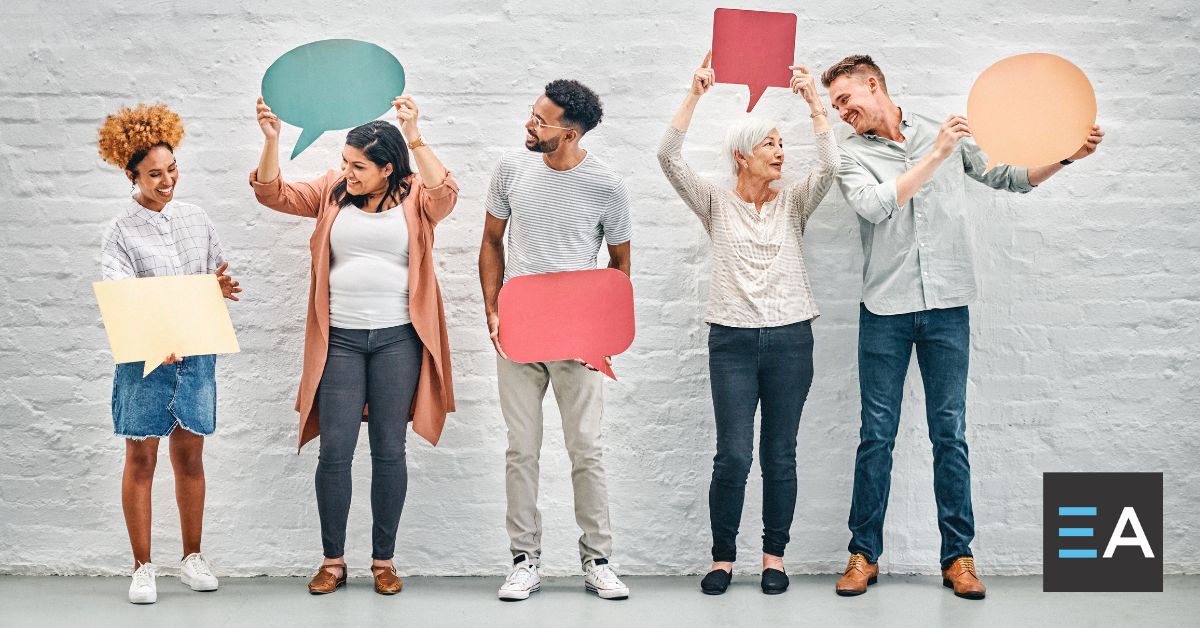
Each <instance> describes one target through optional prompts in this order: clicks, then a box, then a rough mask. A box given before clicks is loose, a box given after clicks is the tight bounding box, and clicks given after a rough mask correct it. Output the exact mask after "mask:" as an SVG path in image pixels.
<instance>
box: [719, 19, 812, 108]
mask: <svg viewBox="0 0 1200 628" xmlns="http://www.w3.org/2000/svg"><path fill="white" fill-rule="evenodd" d="M712 51H713V52H712V55H713V56H712V68H713V75H714V77H715V80H716V82H718V83H731V84H734V85H745V86H747V87H749V88H750V104H749V105H747V107H746V111H747V112H749V111H750V110H752V109H754V105H756V104H758V99H759V98H762V95H763V92H765V91H767V88H768V87H791V81H792V71H791V69H790V66H792V65H793V64H794V63H795V58H796V14H795V13H776V12H773V11H743V10H741V9H717V10H716V11H714V12H713V42H712Z"/></svg>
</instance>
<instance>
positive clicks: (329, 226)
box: [250, 96, 458, 595]
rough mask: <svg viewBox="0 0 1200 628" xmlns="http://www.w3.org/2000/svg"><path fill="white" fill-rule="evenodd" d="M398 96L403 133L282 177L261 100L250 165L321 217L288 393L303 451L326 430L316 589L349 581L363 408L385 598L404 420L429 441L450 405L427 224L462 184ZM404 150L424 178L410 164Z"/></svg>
mask: <svg viewBox="0 0 1200 628" xmlns="http://www.w3.org/2000/svg"><path fill="white" fill-rule="evenodd" d="M393 105H394V106H395V108H396V114H397V118H398V120H399V122H400V130H397V129H396V127H395V126H393V125H392V124H389V123H387V122H384V121H382V120H377V121H375V122H370V123H367V124H364V125H362V126H360V127H356V128H354V129H351V130H350V132H349V134H348V135H347V136H346V145H345V147H344V148H343V149H342V167H341V170H340V171H333V170H330V171H329V172H327V173H325V175H323V176H321V177H319V178H317V179H315V180H313V181H308V182H304V183H288V182H285V181H284V180H283V177H282V176H281V175H280V172H279V127H280V123H279V118H278V117H276V116H275V114H273V113H272V112H271V108H270V107H268V106H267V105H266V104H264V103H263V100H262V98H259V99H258V124H259V127H261V128H262V132H263V136H264V138H265V141H264V143H263V152H262V157H261V158H260V159H259V162H258V169H257V170H255V171H254V172H252V173H250V185H251V187H252V188H254V194H255V196H256V197H257V198H258V201H259V202H260V203H262V204H263V205H266V206H267V207H270V208H271V209H274V210H276V211H280V212H284V213H288V214H293V215H296V216H304V217H307V218H315V219H316V226H315V229H314V230H313V235H312V238H311V239H310V240H309V249H310V250H311V252H312V269H311V276H310V284H309V291H308V323H307V326H306V328H305V335H304V372H303V373H302V374H301V376H300V393H299V395H298V398H297V400H296V410H298V411H299V412H300V443H299V444H300V446H301V447H303V446H304V443H306V442H308V441H310V440H312V439H313V438H316V437H317V435H318V434H319V435H320V436H321V451H320V456H319V462H318V463H317V472H316V492H317V511H318V513H319V514H320V517H321V542H322V545H323V548H324V552H325V560H324V561H323V563H322V565H321V567H320V569H319V570H318V571H317V574H316V575H315V576H314V577H313V579H312V581H311V582H309V585H308V590H309V592H311V593H313V594H319V593H332V592H334V591H336V590H337V589H338V588H339V587H341V586H342V585H344V584H345V583H346V564H345V561H344V560H343V545H344V543H345V539H346V519H347V517H348V514H349V511H350V494H351V476H350V465H351V461H352V460H353V458H354V447H355V444H356V443H357V442H358V432H359V426H360V425H361V422H362V421H364V420H366V415H367V407H368V406H369V408H370V415H371V418H370V420H369V421H368V422H367V431H368V434H369V436H370V443H371V514H372V518H373V520H374V525H373V528H372V545H373V547H372V559H373V561H372V566H371V571H372V573H373V574H374V576H375V591H376V592H378V593H381V594H385V595H390V594H394V593H398V592H399V591H400V589H401V588H402V587H403V586H404V585H403V582H401V580H400V578H399V577H398V576H397V575H396V569H395V566H394V565H393V563H392V554H393V551H394V548H395V545H396V529H397V527H398V526H399V523H400V513H401V511H402V510H403V508H404V495H405V491H406V489H407V486H408V471H407V465H406V462H405V436H406V431H407V426H408V421H410V420H411V421H412V424H413V431H414V432H416V433H417V434H420V435H421V436H423V437H424V438H425V439H426V440H428V441H429V442H430V443H433V444H435V445H436V444H437V441H438V437H439V436H440V435H441V432H442V425H443V424H445V422H446V413H447V412H453V411H454V387H453V383H452V382H451V377H450V347H449V344H448V342H447V339H446V317H445V314H444V313H443V310H442V296H441V291H440V290H439V289H438V284H437V277H436V276H435V275H434V264H433V228H434V226H435V225H436V224H437V223H438V222H439V221H441V220H442V219H443V218H445V217H446V216H447V215H449V214H450V212H451V210H453V209H454V204H455V202H456V201H457V200H458V185H457V184H456V183H455V182H454V179H453V177H451V176H450V173H449V172H448V171H447V170H446V168H445V166H443V165H442V162H441V161H439V160H438V158H437V156H436V155H434V154H433V150H432V149H431V148H429V146H427V145H426V144H425V142H424V140H423V139H422V138H421V133H420V132H419V131H418V130H417V114H418V110H417V105H416V103H415V102H413V99H412V98H410V97H408V96H401V97H399V98H397V99H396V100H395V102H394V103H393ZM401 131H403V135H401ZM405 138H411V139H410V140H409V141H408V142H405ZM410 151H411V155H412V157H411V159H412V161H415V162H416V166H417V168H418V170H419V171H420V174H416V173H414V172H413V170H412V168H411V167H410V165H409V164H410V162H409V160H410V157H409V155H410Z"/></svg>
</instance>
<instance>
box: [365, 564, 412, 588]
mask: <svg viewBox="0 0 1200 628" xmlns="http://www.w3.org/2000/svg"><path fill="white" fill-rule="evenodd" d="M371 573H373V574H375V592H376V593H378V594H380V595H395V594H397V593H399V592H400V590H401V589H403V588H404V581H403V580H401V579H400V576H397V575H396V566H395V565H389V566H387V567H379V566H376V565H372V566H371Z"/></svg>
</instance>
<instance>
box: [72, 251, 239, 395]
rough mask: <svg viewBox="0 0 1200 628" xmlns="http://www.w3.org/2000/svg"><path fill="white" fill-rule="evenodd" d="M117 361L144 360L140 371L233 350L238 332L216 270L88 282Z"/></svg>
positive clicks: (114, 358)
mask: <svg viewBox="0 0 1200 628" xmlns="http://www.w3.org/2000/svg"><path fill="white" fill-rule="evenodd" d="M92 289H93V290H95V292H96V302H97V303H98V304H99V305H100V315H101V317H103V319H104V331H105V332H106V333H107V334H108V344H109V347H111V348H112V353H113V361H114V362H115V363H116V364H124V363H126V362H138V361H143V360H144V361H145V362H146V365H145V367H144V368H143V370H142V377H145V376H146V375H149V374H150V372H151V371H153V370H154V369H155V368H156V367H158V365H160V364H162V362H163V360H165V359H167V358H168V357H170V355H171V354H172V353H174V354H175V355H176V356H177V357H181V358H182V357H185V356H189V355H207V354H210V353H237V352H238V351H239V350H240V349H239V347H238V342H237V337H236V336H235V335H234V333H233V322H232V321H230V319H229V308H227V307H226V306H225V299H224V297H222V296H221V287H220V284H218V283H217V276H216V275H212V274H207V275H181V276H173V277H143V278H140V279H121V280H119V281H97V282H95V283H93V284H92Z"/></svg>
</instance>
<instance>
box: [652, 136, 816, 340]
mask: <svg viewBox="0 0 1200 628" xmlns="http://www.w3.org/2000/svg"><path fill="white" fill-rule="evenodd" d="M684 137H685V133H684V132H683V131H680V130H678V129H676V128H674V127H670V128H668V129H667V133H666V135H665V136H664V137H663V140H662V144H661V145H660V147H659V149H658V161H659V164H660V165H661V166H662V170H663V174H665V175H667V179H668V180H669V181H670V182H671V185H672V186H673V187H674V188H675V191H676V192H678V193H679V197H680V198H682V199H683V202H684V204H686V205H687V206H688V208H689V209H691V210H692V212H693V213H695V214H696V217H697V218H699V219H700V222H701V223H702V224H703V225H704V229H705V231H707V232H708V235H709V238H710V239H711V240H712V280H711V281H710V283H709V290H708V311H707V313H706V315H705V318H704V320H705V321H706V322H708V323H716V324H719V325H726V326H729V327H777V326H779V325H790V324H792V323H797V322H800V321H805V320H810V319H813V318H816V317H817V316H818V315H819V314H820V312H818V310H817V304H816V302H815V301H814V300H813V294H812V287H811V285H810V284H809V280H808V271H807V270H806V268H805V265H804V229H805V227H806V226H807V224H808V218H809V216H811V215H812V213H813V211H814V210H815V209H816V208H817V205H819V204H820V203H821V199H823V198H824V197H825V193H826V192H828V191H829V188H830V187H831V186H832V185H833V181H834V175H835V174H836V173H837V167H838V149H837V143H836V142H835V141H834V139H833V132H832V131H825V132H824V133H818V134H817V137H816V139H817V167H816V168H815V169H813V170H812V171H811V172H809V173H808V175H807V176H805V177H804V178H803V179H801V180H800V181H799V182H797V183H795V184H792V185H789V186H786V187H784V188H782V189H780V190H779V193H778V194H776V196H775V198H774V199H773V200H771V201H769V202H767V203H764V204H763V206H762V209H761V210H756V209H755V207H754V204H753V203H747V202H745V201H743V200H741V199H740V198H738V196H737V195H736V194H734V192H733V191H732V190H728V189H724V188H721V187H719V186H717V185H715V184H713V183H710V182H708V181H705V180H703V179H701V178H700V177H699V176H698V175H697V174H696V173H695V172H694V171H692V169H691V167H689V166H688V165H687V162H685V161H684V160H683V154H682V150H683V140H684Z"/></svg>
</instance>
